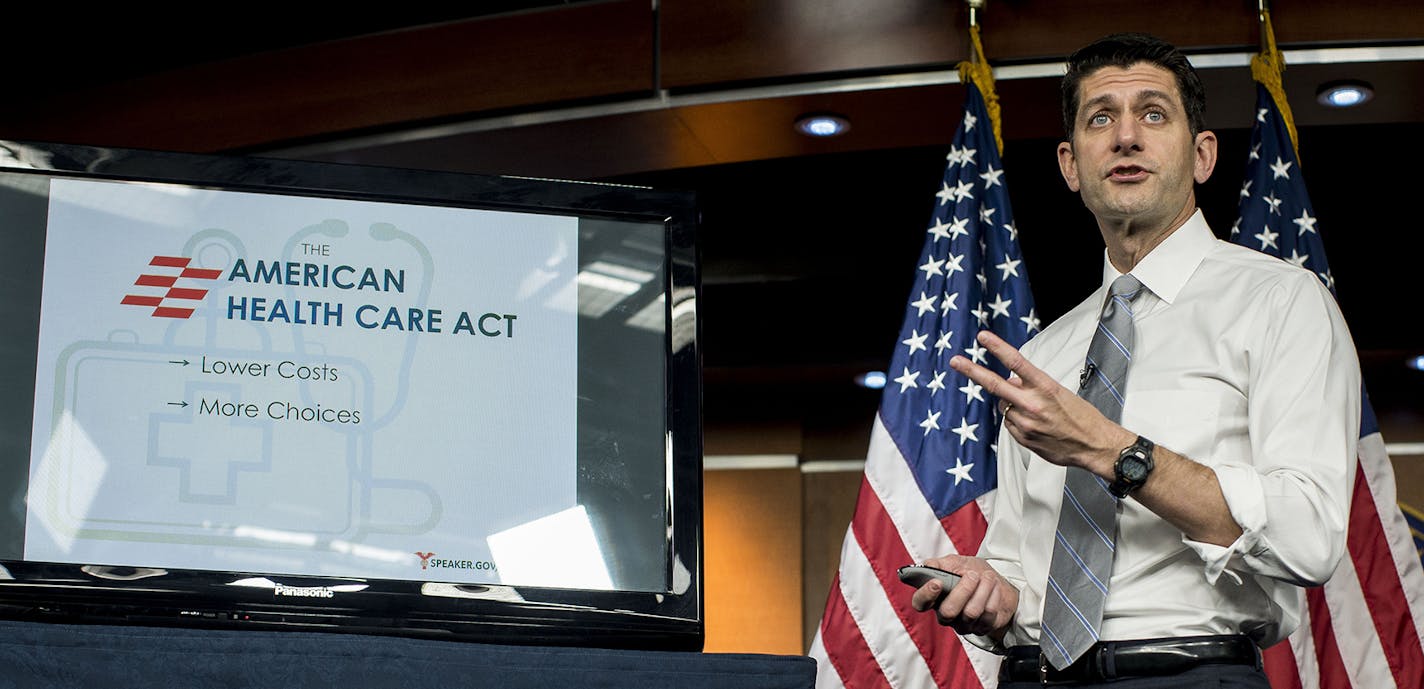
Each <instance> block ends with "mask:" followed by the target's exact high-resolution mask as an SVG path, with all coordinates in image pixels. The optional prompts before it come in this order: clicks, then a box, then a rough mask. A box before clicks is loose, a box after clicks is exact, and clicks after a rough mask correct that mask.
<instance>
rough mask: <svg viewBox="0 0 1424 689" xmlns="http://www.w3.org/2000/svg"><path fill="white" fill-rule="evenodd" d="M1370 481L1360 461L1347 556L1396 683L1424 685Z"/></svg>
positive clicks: (1423, 663) (1423, 658) (1420, 655)
mask: <svg viewBox="0 0 1424 689" xmlns="http://www.w3.org/2000/svg"><path fill="white" fill-rule="evenodd" d="M1368 480H1369V479H1368V477H1367V476H1366V475H1365V470H1364V467H1363V463H1362V465H1361V466H1359V467H1358V468H1357V469H1356V470H1355V495H1354V504H1353V505H1351V507H1350V532H1349V539H1348V546H1349V549H1350V558H1351V559H1352V560H1354V563H1355V572H1356V574H1357V576H1358V577H1359V580H1360V588H1361V590H1362V591H1363V592H1364V597H1365V605H1366V607H1367V608H1368V609H1369V611H1370V616H1371V618H1373V620H1374V624H1375V632H1376V633H1378V634H1379V638H1380V645H1381V646H1383V647H1384V654H1385V657H1386V658H1388V659H1389V669H1390V672H1391V673H1392V674H1393V675H1394V684H1395V686H1396V687H1400V688H1401V689H1403V688H1404V687H1424V649H1421V648H1420V647H1419V633H1418V631H1417V629H1418V627H1416V626H1415V625H1414V618H1413V616H1412V615H1411V614H1410V610H1409V606H1408V605H1407V604H1405V601H1406V598H1405V597H1404V585H1403V584H1402V583H1401V582H1400V580H1399V570H1398V569H1396V568H1395V565H1394V557H1393V556H1392V555H1391V554H1390V552H1389V545H1388V542H1387V540H1386V538H1385V534H1384V525H1383V524H1381V523H1380V517H1379V512H1378V511H1377V509H1376V506H1375V500H1374V494H1373V493H1371V492H1370V487H1369V483H1368Z"/></svg>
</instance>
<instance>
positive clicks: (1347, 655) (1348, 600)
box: [1325, 557, 1398, 689]
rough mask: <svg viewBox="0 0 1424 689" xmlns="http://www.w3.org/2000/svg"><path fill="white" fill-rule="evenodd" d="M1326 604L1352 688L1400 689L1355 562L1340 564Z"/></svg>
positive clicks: (1348, 559) (1337, 645) (1326, 590)
mask: <svg viewBox="0 0 1424 689" xmlns="http://www.w3.org/2000/svg"><path fill="white" fill-rule="evenodd" d="M1325 600H1326V602H1327V603H1328V604H1329V605H1330V626H1331V627H1332V628H1334V630H1335V646H1336V647H1337V648H1338V649H1340V659H1341V660H1342V661H1343V662H1344V664H1345V673H1346V674H1347V675H1349V676H1350V684H1351V685H1352V686H1355V687H1360V688H1361V689H1365V688H1366V687H1368V689H1398V688H1397V687H1396V686H1395V683H1394V674H1393V673H1392V672H1390V669H1389V660H1388V659H1387V658H1386V657H1385V655H1384V647H1383V646H1381V645H1380V639H1379V635H1378V634H1377V633H1376V632H1375V623H1374V618H1373V617H1371V616H1370V611H1369V608H1367V607H1365V604H1364V600H1365V593H1364V591H1363V590H1361V588H1360V578H1359V575H1358V574H1357V573H1356V571H1355V562H1354V560H1352V559H1350V558H1348V557H1346V558H1345V559H1344V560H1342V561H1341V562H1340V566H1339V567H1338V568H1337V569H1336V570H1335V574H1334V575H1333V576H1331V577H1330V583H1329V584H1327V585H1326V586H1325Z"/></svg>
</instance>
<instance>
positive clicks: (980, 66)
mask: <svg viewBox="0 0 1424 689" xmlns="http://www.w3.org/2000/svg"><path fill="white" fill-rule="evenodd" d="M971 11H972V10H971ZM969 41H970V43H972V44H973V48H974V54H973V59H971V60H965V61H964V62H961V63H959V81H960V82H961V83H965V84H971V83H972V84H974V85H975V86H978V87H979V93H980V94H981V95H983V96H984V109H986V110H988V111H989V121H990V123H992V124H993V125H994V144H995V145H997V146H998V147H999V155H1003V154H1004V136H1003V132H1002V131H1001V128H1000V126H999V94H997V93H995V92H994V70H993V69H991V68H990V67H989V60H988V59H986V58H985V57H984V44H983V43H982V42H980V41H979V25H978V24H977V23H971V24H970V25H969ZM1292 131H1294V130H1292Z"/></svg>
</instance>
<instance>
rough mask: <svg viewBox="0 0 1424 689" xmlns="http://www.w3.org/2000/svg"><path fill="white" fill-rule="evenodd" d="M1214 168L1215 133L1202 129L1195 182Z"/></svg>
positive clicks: (1197, 142)
mask: <svg viewBox="0 0 1424 689" xmlns="http://www.w3.org/2000/svg"><path fill="white" fill-rule="evenodd" d="M1060 157H1061V155H1060ZM1215 169H1216V134H1214V133H1212V132H1211V131H1204V132H1201V133H1199V134H1197V140H1196V162H1195V164H1194V166H1193V170H1192V176H1193V177H1194V178H1195V179H1196V181H1197V184H1203V183H1205V182H1206V180H1207V179H1208V178H1209V177H1211V171H1212V170H1215Z"/></svg>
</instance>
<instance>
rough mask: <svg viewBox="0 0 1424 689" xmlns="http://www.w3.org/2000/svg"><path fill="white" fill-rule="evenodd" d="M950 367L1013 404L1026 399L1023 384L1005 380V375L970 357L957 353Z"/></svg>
mask: <svg viewBox="0 0 1424 689" xmlns="http://www.w3.org/2000/svg"><path fill="white" fill-rule="evenodd" d="M949 367H950V368H952V369H954V370H956V371H958V372H960V373H962V374H964V376H965V377H966V378H968V379H969V380H972V381H974V382H976V383H978V384H980V385H982V386H984V390H985V391H987V392H988V393H989V394H991V395H995V396H997V397H999V398H1000V399H1003V400H1004V401H1006V402H1009V403H1012V404H1020V403H1022V402H1023V401H1024V399H1025V397H1024V394H1025V390H1024V389H1023V386H1022V385H1014V384H1011V383H1009V381H1007V380H1004V378H1003V376H1000V375H999V374H997V373H994V372H993V371H991V370H989V369H988V368H985V367H983V366H980V365H979V364H976V363H974V362H973V361H970V360H969V359H967V358H965V357H963V356H959V355H956V356H954V357H952V358H950V360H949Z"/></svg>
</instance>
